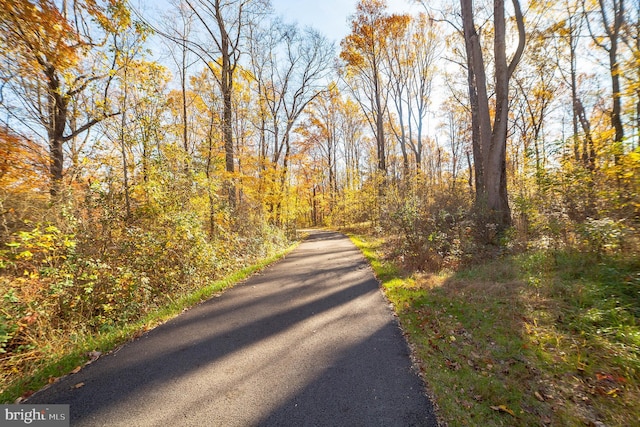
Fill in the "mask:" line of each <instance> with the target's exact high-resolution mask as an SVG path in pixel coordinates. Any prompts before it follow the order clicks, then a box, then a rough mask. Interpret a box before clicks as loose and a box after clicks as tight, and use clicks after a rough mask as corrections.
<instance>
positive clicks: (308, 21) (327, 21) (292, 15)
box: [271, 0, 423, 43]
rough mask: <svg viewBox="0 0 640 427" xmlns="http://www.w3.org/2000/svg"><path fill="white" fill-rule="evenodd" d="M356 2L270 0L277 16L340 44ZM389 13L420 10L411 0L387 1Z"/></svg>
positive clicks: (355, 0)
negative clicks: (311, 29) (308, 27)
mask: <svg viewBox="0 0 640 427" xmlns="http://www.w3.org/2000/svg"><path fill="white" fill-rule="evenodd" d="M356 3H357V0H271V4H272V5H273V8H274V10H275V12H276V14H278V15H281V16H283V17H284V18H285V20H286V21H291V22H298V23H299V24H300V25H302V26H311V27H314V28H315V29H317V30H318V31H320V32H321V33H322V34H324V35H325V36H327V38H329V40H331V41H335V42H336V43H339V42H340V40H342V39H343V38H344V37H345V36H346V35H347V34H349V31H350V26H349V17H350V16H351V15H353V13H354V12H355V10H356ZM387 10H388V12H390V13H402V12H411V11H413V12H416V11H420V10H423V9H422V6H419V5H415V2H414V1H412V0H387Z"/></svg>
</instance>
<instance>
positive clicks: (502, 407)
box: [490, 405, 516, 417]
mask: <svg viewBox="0 0 640 427" xmlns="http://www.w3.org/2000/svg"><path fill="white" fill-rule="evenodd" d="M490 408H491V409H493V410H494V411H497V412H503V413H505V414H509V415H511V416H512V417H515V416H516V414H515V412H513V411H512V410H511V409H509V408H507V406H506V405H498V406H490Z"/></svg>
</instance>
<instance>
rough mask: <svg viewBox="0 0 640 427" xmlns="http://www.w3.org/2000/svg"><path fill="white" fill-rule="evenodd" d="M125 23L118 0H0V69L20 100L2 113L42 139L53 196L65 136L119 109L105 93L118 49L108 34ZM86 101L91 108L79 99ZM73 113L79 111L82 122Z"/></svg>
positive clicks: (123, 8)
mask: <svg viewBox="0 0 640 427" xmlns="http://www.w3.org/2000/svg"><path fill="white" fill-rule="evenodd" d="M130 24H131V21H130V18H129V11H128V9H127V8H126V6H125V2H124V1H121V0H110V1H108V2H104V3H103V4H101V3H99V2H97V1H93V0H85V1H81V0H76V1H71V2H63V3H62V4H61V5H59V4H56V2H54V1H51V0H43V1H38V2H36V3H33V2H31V1H29V0H0V31H1V32H2V34H3V42H2V44H1V47H2V52H1V53H2V56H3V57H4V59H5V60H4V63H5V65H6V66H7V67H6V68H5V69H4V70H3V74H4V75H5V76H6V77H4V78H5V79H6V80H7V81H9V82H10V83H9V84H8V88H9V90H10V91H11V93H12V95H13V97H12V99H14V100H16V101H19V102H18V103H17V104H16V105H13V106H11V107H9V108H7V113H8V114H9V115H10V116H11V117H12V118H13V119H14V121H16V122H17V123H16V124H15V125H12V126H11V127H12V129H13V131H14V132H16V133H18V134H28V135H33V136H35V135H39V137H42V138H43V139H46V141H47V144H48V148H49V159H50V160H49V163H50V165H49V174H50V178H51V185H50V192H51V194H52V195H53V196H55V195H57V194H58V193H59V191H60V186H61V183H62V179H63V175H64V158H65V156H64V145H65V143H67V142H69V141H70V140H72V139H74V138H76V137H77V136H78V135H80V134H82V133H84V132H86V131H88V130H89V129H91V128H92V127H93V126H94V125H96V124H97V123H99V122H101V121H102V120H104V119H106V118H108V117H112V116H114V115H117V114H119V112H118V111H113V110H112V109H111V108H110V102H109V99H108V94H109V87H110V83H111V81H112V80H113V76H114V74H115V73H114V71H115V68H116V67H117V64H118V61H117V58H118V56H119V55H120V52H119V50H118V49H117V48H116V47H114V46H109V42H110V40H112V38H111V35H113V34H117V33H119V32H122V31H126V30H127V29H128V28H129V26H130ZM99 49H102V50H101V51H99ZM98 52H101V53H102V55H100V54H99V53H98ZM107 55H109V56H110V58H109V57H107ZM99 93H102V94H103V96H101V97H98V96H96V94H99ZM83 97H85V99H83ZM85 102H86V103H87V104H92V105H91V108H89V109H86V108H80V107H78V106H79V105H82V104H83V103H85ZM74 114H77V115H82V116H83V122H81V124H78V122H79V121H80V120H79V119H80V118H81V117H78V116H76V115H74ZM38 128H40V129H43V130H44V134H45V135H42V134H40V130H39V129H38Z"/></svg>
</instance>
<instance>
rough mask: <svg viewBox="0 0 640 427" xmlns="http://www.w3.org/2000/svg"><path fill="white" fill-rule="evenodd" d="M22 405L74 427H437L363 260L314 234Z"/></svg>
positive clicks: (339, 239)
mask: <svg viewBox="0 0 640 427" xmlns="http://www.w3.org/2000/svg"><path fill="white" fill-rule="evenodd" d="M80 383H84V385H83V386H82V387H79V388H74V386H75V385H77V384H80ZM26 403H29V404H36V403H46V404H54V403H65V404H69V405H70V408H71V425H72V426H128V427H129V426H176V427H179V426H198V427H205V426H225V427H227V426H367V427H370V426H436V421H435V417H434V415H433V410H432V406H431V403H430V402H429V400H428V398H427V397H426V395H425V393H424V390H423V385H422V382H421V380H420V379H419V377H418V376H417V375H416V374H415V373H414V372H413V370H412V368H411V362H410V357H409V351H408V348H407V345H406V343H405V341H404V338H403V337H402V334H401V331H400V329H399V328H398V326H397V323H396V321H395V319H394V317H393V315H392V312H391V309H390V308H389V306H388V304H387V301H386V300H385V299H384V297H383V295H382V293H381V291H380V289H379V286H378V283H377V281H376V279H375V278H374V276H373V273H372V272H371V270H370V268H369V267H368V265H367V263H366V261H365V259H364V258H363V257H362V255H361V254H360V252H359V251H358V249H357V248H356V247H355V246H354V245H353V244H352V243H351V242H350V241H349V239H348V238H346V237H345V236H343V235H341V234H339V233H334V232H321V231H312V232H311V235H310V236H309V238H308V239H307V240H305V241H304V242H303V243H302V244H301V245H300V246H299V247H298V248H297V249H296V250H295V251H293V252H292V253H290V254H289V255H288V256H287V257H286V258H285V259H283V260H281V261H279V262H277V263H276V264H274V265H273V266H271V267H270V268H268V269H266V270H264V271H263V272H262V273H260V274H257V275H255V276H253V277H251V278H249V279H247V280H246V281H245V282H244V283H242V284H240V285H237V286H236V287H235V288H233V289H230V290H228V291H226V292H225V293H223V294H222V295H221V296H219V297H215V298H212V299H210V300H208V301H207V302H205V303H203V304H200V305H198V306H196V307H194V308H192V309H191V310H188V311H187V312H185V313H183V314H182V315H180V316H179V317H177V318H175V319H173V320H171V321H169V322H167V323H165V324H163V325H161V326H159V327H157V328H155V329H154V330H152V331H150V332H148V333H146V334H145V335H143V336H142V337H141V338H139V339H137V340H135V341H133V342H131V343H129V344H127V345H125V346H123V347H122V348H120V349H119V350H117V351H114V352H112V353H110V354H108V355H105V356H103V357H101V358H100V359H98V360H97V361H96V362H94V363H92V364H90V365H88V366H87V367H86V368H84V369H83V370H81V371H80V372H79V373H77V374H75V375H71V376H68V377H66V378H63V379H61V380H60V381H58V382H57V383H55V384H53V385H52V386H51V387H49V388H47V389H45V390H42V391H40V392H38V393H36V394H35V395H33V396H32V397H31V398H30V399H29V400H28V401H27V402H26Z"/></svg>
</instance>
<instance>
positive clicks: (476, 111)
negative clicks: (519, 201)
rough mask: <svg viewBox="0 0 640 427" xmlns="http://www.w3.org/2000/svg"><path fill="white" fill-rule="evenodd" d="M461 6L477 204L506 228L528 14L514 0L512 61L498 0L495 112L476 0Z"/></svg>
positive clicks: (501, 3) (495, 11)
mask: <svg viewBox="0 0 640 427" xmlns="http://www.w3.org/2000/svg"><path fill="white" fill-rule="evenodd" d="M460 5H461V11H462V25H463V35H464V40H465V50H466V53H467V73H468V85H469V99H470V101H471V114H472V132H473V136H472V143H473V155H474V161H475V170H476V204H477V205H478V206H479V207H480V208H481V209H486V210H488V214H489V217H490V221H491V222H493V223H494V224H496V225H497V228H498V229H499V230H503V229H504V228H506V227H507V226H509V225H510V224H511V211H510V208H509V200H508V194H507V173H506V172H507V171H506V145H507V123H508V120H509V80H510V78H511V76H512V75H513V72H514V70H515V68H516V66H517V65H518V62H519V61H520V58H521V57H522V53H523V52H524V47H525V29H524V17H523V15H522V10H521V8H520V3H519V1H518V0H513V7H514V10H515V21H516V24H517V28H518V47H517V49H516V51H515V54H514V56H513V58H512V59H511V61H509V62H508V61H507V52H506V50H507V49H506V28H507V27H506V19H505V5H504V0H494V1H493V24H494V28H493V55H494V56H493V60H494V61H495V64H494V73H495V76H494V84H495V86H494V87H495V99H494V104H495V111H494V112H493V114H492V111H491V110H492V109H491V102H490V99H489V91H488V89H487V71H486V68H485V59H484V57H483V53H482V45H481V38H480V35H479V34H478V30H477V28H476V25H475V22H474V9H473V0H460ZM492 115H493V117H492ZM492 119H493V123H492Z"/></svg>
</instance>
